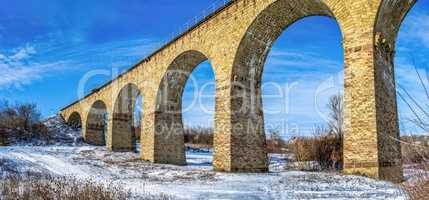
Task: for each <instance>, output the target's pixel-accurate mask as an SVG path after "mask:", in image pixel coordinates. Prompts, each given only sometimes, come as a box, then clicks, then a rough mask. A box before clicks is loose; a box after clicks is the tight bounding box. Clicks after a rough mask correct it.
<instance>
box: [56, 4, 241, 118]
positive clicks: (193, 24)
mask: <svg viewBox="0 0 429 200" xmlns="http://www.w3.org/2000/svg"><path fill="white" fill-rule="evenodd" d="M237 1H238V0H217V1H215V2H213V3H212V5H211V7H210V8H209V11H207V10H204V11H203V14H202V16H200V17H198V16H195V17H194V18H193V19H191V20H190V21H187V22H186V23H185V24H184V28H183V29H179V31H178V32H177V33H176V32H175V33H173V34H171V37H170V38H169V39H168V40H167V41H165V42H163V43H161V46H160V47H158V48H157V49H156V50H155V51H153V52H152V53H151V54H149V55H148V56H146V57H145V58H144V59H142V60H141V61H140V62H138V63H137V64H135V65H133V66H132V67H131V68H129V69H128V70H126V71H125V72H123V73H121V74H119V75H118V76H117V77H115V78H114V79H112V80H110V81H108V82H106V83H104V84H103V85H101V86H100V87H97V88H95V89H93V90H92V91H91V92H90V93H88V94H87V95H85V96H84V97H83V98H80V99H78V100H76V101H74V102H72V103H71V104H69V105H67V106H65V107H64V108H62V109H61V111H64V110H66V109H67V108H70V107H71V106H73V105H75V104H77V103H78V102H80V101H82V100H84V99H86V98H88V97H89V96H91V95H93V94H94V93H97V92H98V91H100V90H101V89H102V88H104V87H106V86H108V85H109V84H111V83H112V82H113V81H115V80H117V79H118V78H120V77H122V76H123V75H125V74H127V73H128V72H130V71H131V70H133V69H135V68H136V67H138V66H139V65H140V64H142V63H144V62H147V61H148V60H150V58H151V57H153V56H155V55H156V54H157V53H159V52H161V51H162V50H163V49H165V48H167V47H168V46H170V45H171V44H173V43H174V42H176V41H177V40H179V39H180V38H182V37H183V36H185V35H186V34H188V33H190V32H191V31H193V30H194V29H196V28H198V27H199V26H200V25H202V24H204V23H205V22H207V21H208V20H209V19H211V18H213V17H215V16H216V15H217V14H219V13H221V12H222V11H224V10H225V9H226V8H228V7H230V6H231V5H232V4H234V3H235V2H237ZM206 13H207V14H206ZM181 30H184V31H181Z"/></svg>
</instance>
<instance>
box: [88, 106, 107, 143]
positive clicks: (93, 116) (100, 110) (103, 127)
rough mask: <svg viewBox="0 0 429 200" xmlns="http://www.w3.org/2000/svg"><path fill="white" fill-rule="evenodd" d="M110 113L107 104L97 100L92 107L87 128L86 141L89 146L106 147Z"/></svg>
mask: <svg viewBox="0 0 429 200" xmlns="http://www.w3.org/2000/svg"><path fill="white" fill-rule="evenodd" d="M107 121H108V112H107V107H106V104H105V103H104V102H103V101H101V100H97V101H95V102H94V103H93V104H92V105H91V109H90V110H89V113H88V117H87V119H86V127H85V134H84V140H85V142H86V143H88V144H93V145H99V146H102V145H105V144H106V133H107V127H108V125H107Z"/></svg>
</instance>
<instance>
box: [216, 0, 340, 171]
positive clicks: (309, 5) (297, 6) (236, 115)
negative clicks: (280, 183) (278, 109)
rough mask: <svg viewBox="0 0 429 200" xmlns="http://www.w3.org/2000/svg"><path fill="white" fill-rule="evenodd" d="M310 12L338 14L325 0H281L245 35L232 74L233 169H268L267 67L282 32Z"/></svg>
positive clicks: (257, 20)
mask: <svg viewBox="0 0 429 200" xmlns="http://www.w3.org/2000/svg"><path fill="white" fill-rule="evenodd" d="M310 16H327V17H332V18H334V14H333V13H332V11H331V9H330V8H329V7H328V5H326V4H325V3H324V2H322V1H317V0H302V1H286V0H278V1H275V2H274V3H272V4H270V5H269V6H268V7H266V8H265V9H264V10H263V11H262V12H260V13H259V14H258V15H257V16H256V18H255V19H254V20H253V22H252V23H251V25H250V26H249V27H248V28H247V30H246V33H245V34H244V36H243V37H242V39H241V41H240V43H239V47H238V50H237V52H236V55H235V58H234V62H233V68H232V75H231V78H232V80H231V90H230V98H231V99H230V104H231V107H230V112H231V113H230V114H231V117H230V120H231V122H230V123H231V124H230V126H231V136H230V142H231V144H230V155H231V161H230V162H231V163H230V168H231V169H230V170H231V171H267V170H268V164H269V163H268V157H267V150H266V139H265V130H264V116H263V109H262V96H261V79H262V72H263V67H264V64H265V61H266V58H267V55H268V53H269V51H270V49H271V47H272V44H273V43H274V41H275V40H276V39H277V38H278V37H279V36H280V35H281V33H282V32H283V31H284V30H285V29H287V28H288V27H289V26H290V25H292V24H293V23H294V22H296V21H298V20H300V19H303V18H305V17H310ZM215 165H216V160H215ZM219 165H221V164H219Z"/></svg>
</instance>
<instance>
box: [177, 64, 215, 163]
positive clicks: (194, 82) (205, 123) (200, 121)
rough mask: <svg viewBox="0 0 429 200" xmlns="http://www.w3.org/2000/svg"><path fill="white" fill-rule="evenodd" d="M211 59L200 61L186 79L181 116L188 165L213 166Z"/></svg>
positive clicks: (212, 75)
mask: <svg viewBox="0 0 429 200" xmlns="http://www.w3.org/2000/svg"><path fill="white" fill-rule="evenodd" d="M214 76H215V75H214V72H213V68H212V65H211V64H210V62H209V61H208V60H206V61H204V62H202V63H201V64H198V65H197V66H196V67H195V69H194V70H193V71H192V73H191V74H190V77H189V78H188V80H187V81H186V83H185V86H184V91H183V95H182V118H183V126H184V136H185V141H184V142H185V148H186V160H187V164H188V165H197V166H199V167H206V168H209V169H210V168H212V163H213V149H214V146H213V140H214V112H215V110H214V109H215V105H214V104H215V95H216V93H215V90H216V89H215V78H214Z"/></svg>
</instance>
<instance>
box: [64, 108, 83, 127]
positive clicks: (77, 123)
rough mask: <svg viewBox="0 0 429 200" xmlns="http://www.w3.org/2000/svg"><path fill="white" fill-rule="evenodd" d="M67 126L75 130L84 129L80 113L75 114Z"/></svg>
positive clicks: (69, 119)
mask: <svg viewBox="0 0 429 200" xmlns="http://www.w3.org/2000/svg"><path fill="white" fill-rule="evenodd" d="M67 124H68V125H69V126H71V127H73V128H75V129H79V128H82V118H81V117H80V114H79V113H78V112H74V113H72V114H71V115H70V117H69V118H68V120H67Z"/></svg>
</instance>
